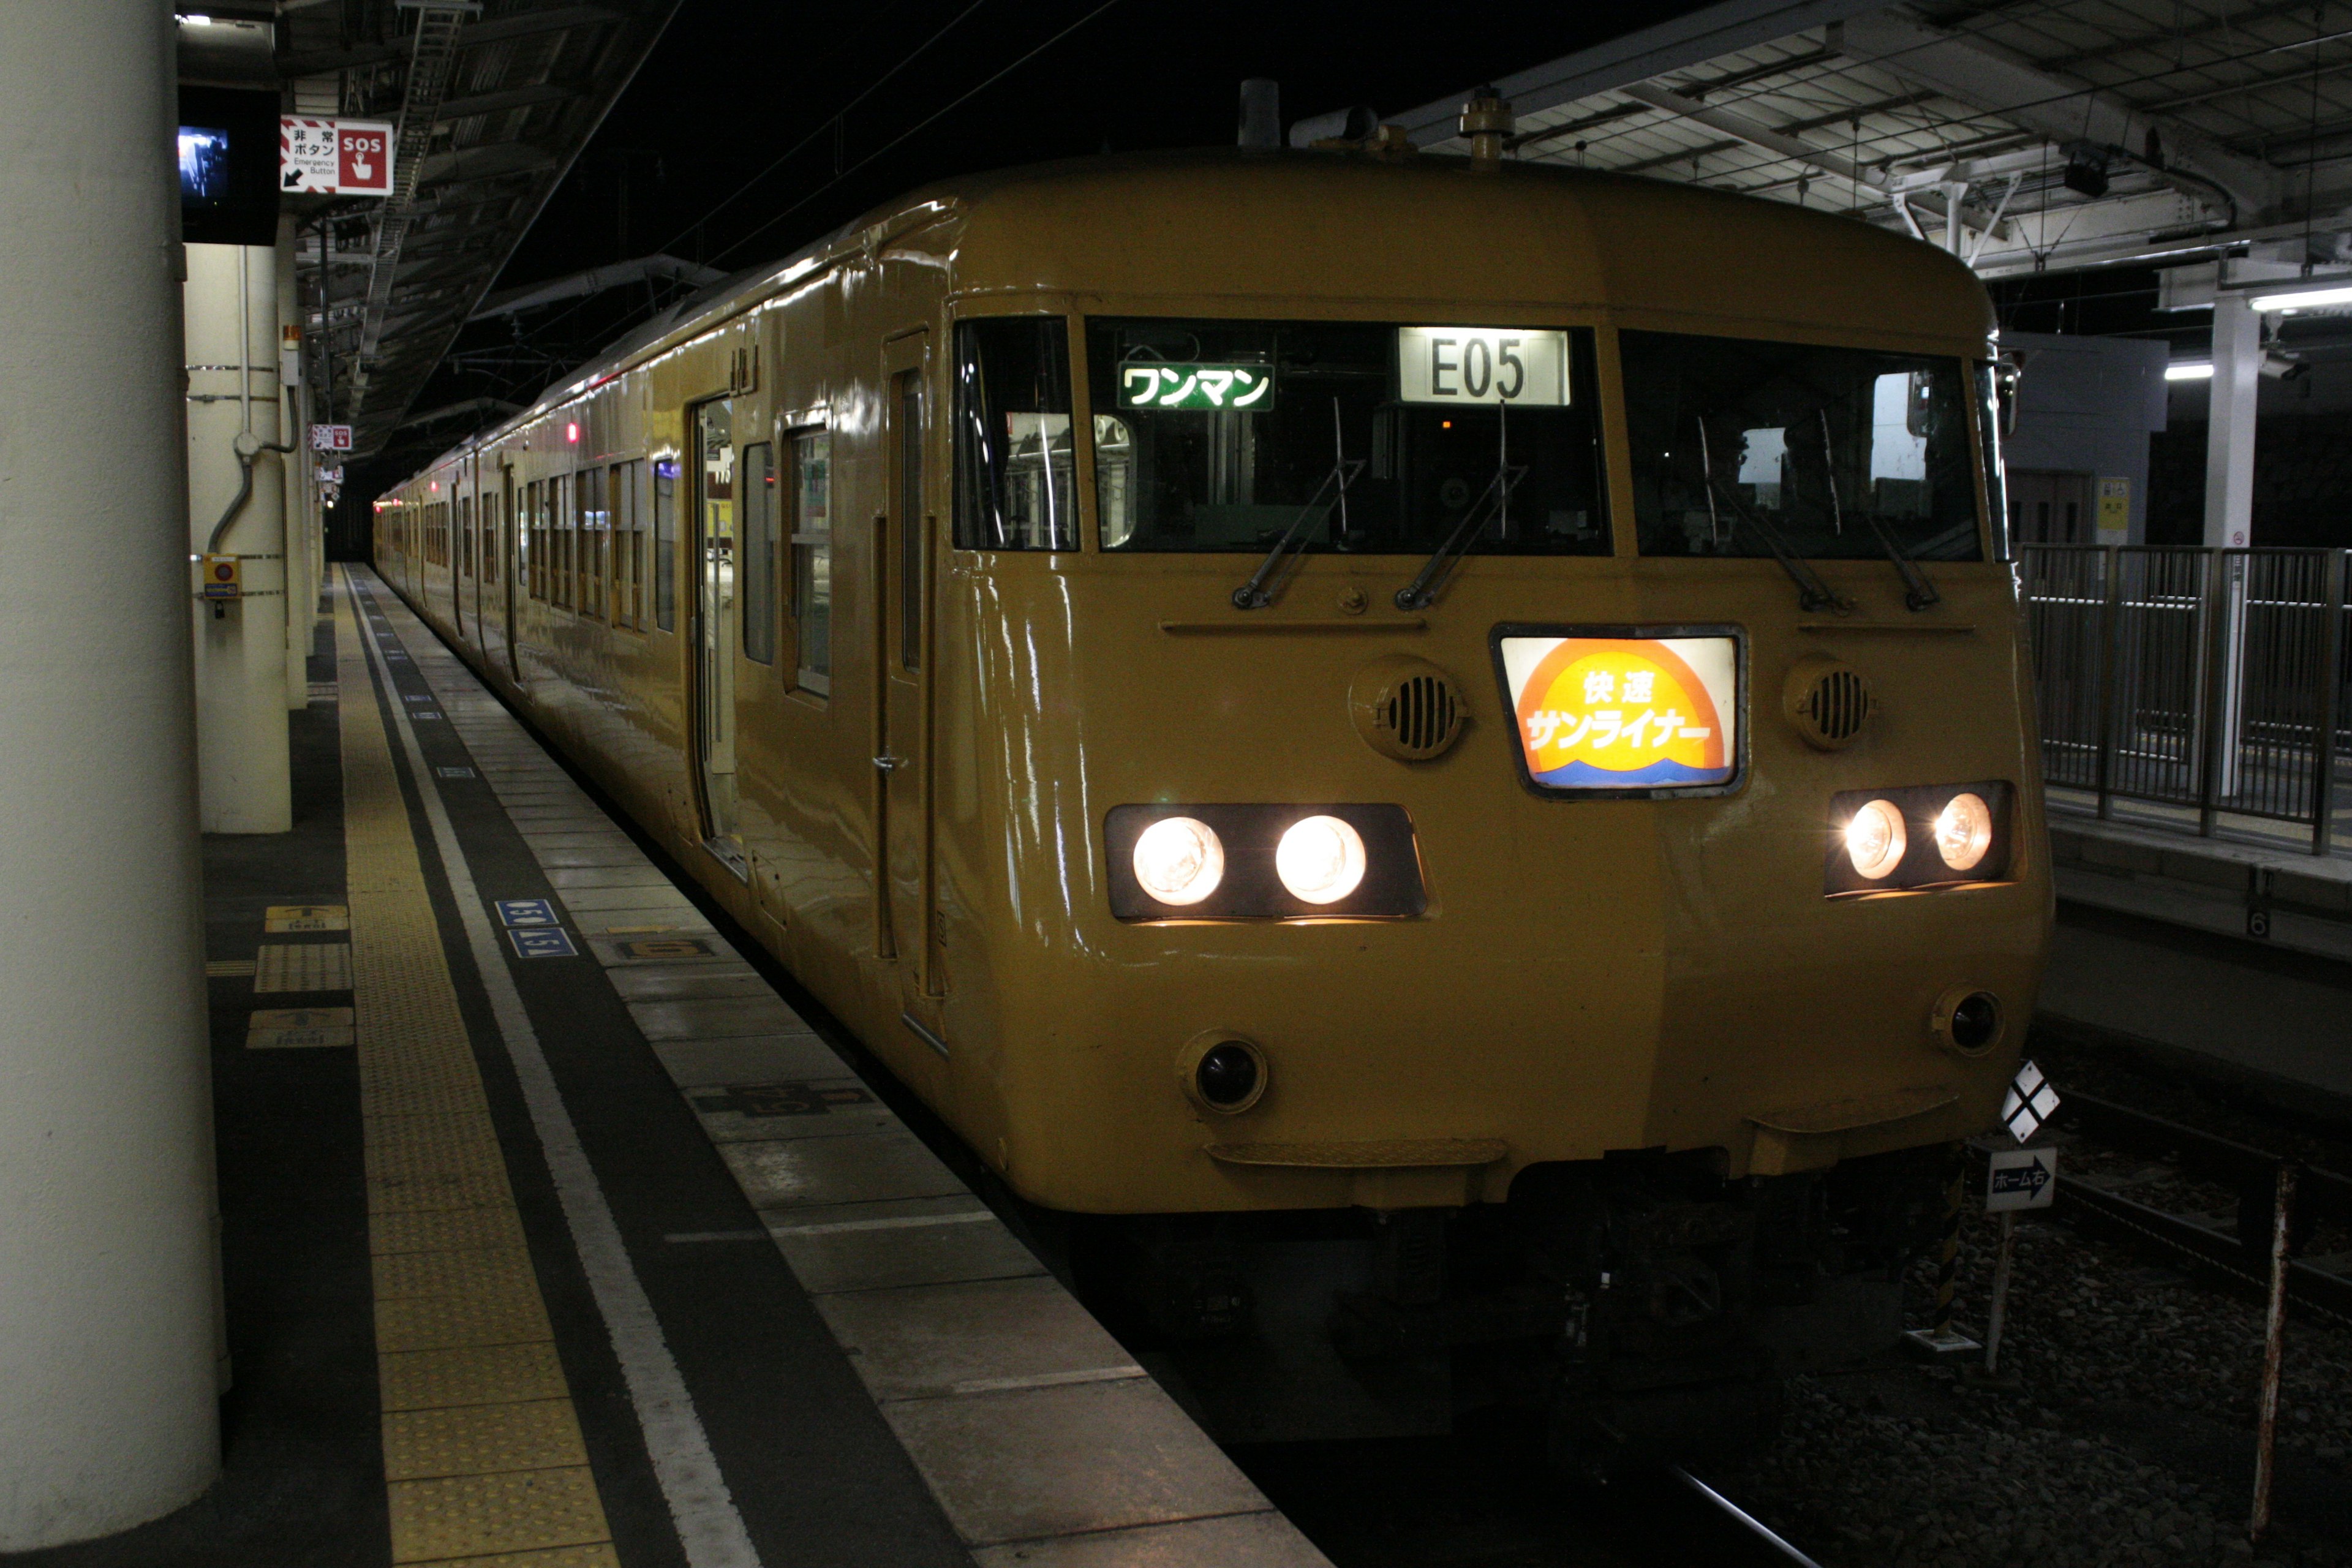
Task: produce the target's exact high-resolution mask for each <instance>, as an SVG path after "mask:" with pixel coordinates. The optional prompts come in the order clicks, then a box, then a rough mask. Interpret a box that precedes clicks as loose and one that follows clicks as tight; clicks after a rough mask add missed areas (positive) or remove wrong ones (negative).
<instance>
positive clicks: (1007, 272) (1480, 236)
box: [426, 149, 1996, 470]
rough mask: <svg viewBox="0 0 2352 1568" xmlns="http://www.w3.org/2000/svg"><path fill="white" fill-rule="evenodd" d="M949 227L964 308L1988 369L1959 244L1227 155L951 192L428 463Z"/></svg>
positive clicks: (1534, 168) (1550, 180)
mask: <svg viewBox="0 0 2352 1568" xmlns="http://www.w3.org/2000/svg"><path fill="white" fill-rule="evenodd" d="M941 225H950V226H953V228H954V232H953V235H952V243H951V244H950V246H948V247H945V248H946V251H947V253H948V254H949V255H950V269H951V270H950V278H951V283H950V291H951V292H952V293H954V294H956V295H958V296H998V297H1004V296H1018V295H1022V294H1049V293H1073V292H1075V293H1089V294H1103V295H1112V296H1125V297H1130V298H1141V299H1152V298H1157V299H1160V300H1169V301H1171V302H1176V301H1181V302H1182V304H1181V307H1178V306H1175V305H1174V304H1172V303H1171V308H1182V309H1184V310H1187V311H1188V312H1197V311H1207V310H1213V309H1214V308H1215V302H1216V301H1218V300H1242V299H1244V298H1248V299H1257V300H1263V299H1265V298H1268V297H1273V298H1280V297H1283V296H1299V295H1316V296H1322V297H1324V298H1328V299H1332V300H1344V301H1346V302H1348V303H1350V304H1354V305H1371V306H1375V307H1377V306H1378V305H1379V304H1380V303H1381V302H1391V301H1392V302H1393V305H1394V308H1395V310H1397V311H1398V312H1399V313H1400V314H1426V313H1428V312H1430V311H1432V310H1442V311H1447V312H1451V313H1454V314H1455V315H1459V316H1465V317H1466V316H1470V315H1475V314H1477V313H1479V312H1480V311H1482V310H1486V309H1488V308H1492V309H1495V310H1508V309H1513V308H1517V309H1521V310H1526V309H1549V310H1557V309H1560V308H1563V307H1566V308H1580V307H1581V308H1591V309H1607V310H1610V311H1611V312H1612V315H1613V316H1614V317H1615V318H1616V319H1617V320H1618V321H1620V322H1621V323H1622V324H1624V325H1628V326H1644V327H1653V328H1658V329H1664V330H1672V329H1673V328H1675V327H1676V326H1682V327H1685V328H1686V329H1688V330H1700V331H1730V332H1733V333H1735V334H1741V333H1744V334H1747V335H1759V336H1769V335H1772V333H1773V332H1774V331H1776V330H1784V331H1792V332H1796V333H1800V334H1801V335H1804V336H1807V337H1829V338H1845V339H1848V340H1851V341H1854V342H1873V343H1879V342H1884V343H1886V344H1888V345H1889V346H1895V345H1897V344H1901V345H1904V346H1909V347H1913V348H1916V349H1918V350H1921V351H1924V352H1934V353H1981V352H1983V351H1984V348H1985V345H1986V343H1987V342H1988V341H1989V340H1990V336H1991V334H1992V332H1993V331H1994V328H1995V325H1996V322H1995V319H1994V316H1993V312H1992V308H1991V304H1990V300H1988V298H1987V297H1986V294H1985V291H1984V288H1983V285H1982V284H1981V283H1979V281H1978V280H1977V279H1976V277H1975V275H1974V274H1973V273H1971V272H1970V271H1969V268H1967V267H1966V266H1965V265H1964V264H1962V263H1961V262H1960V261H1959V259H1958V258H1956V257H1954V256H1952V255H1950V254H1949V253H1948V252H1946V251H1944V250H1942V249H1941V248H1939V247H1936V246H1932V245H1927V244H1922V243H1921V242H1919V241H1917V240H1914V239H1910V238H1907V237H1903V236H1900V235H1895V234H1890V233H1888V232H1887V231H1885V230H1884V229H1880V228H1877V227H1874V226H1872V225H1869V224H1865V223H1857V222H1854V221H1853V220H1852V219H1851V218H1849V217H1848V216H1845V215H1844V214H1843V213H1836V212H1830V211H1823V210H1811V211H1808V210H1805V209H1803V208H1801V207H1796V206H1791V205H1789V204H1787V203H1783V202H1774V201H1766V200H1762V199H1760V198H1757V197H1751V196H1742V195H1735V194H1732V193H1729V192H1723V191H1710V190H1706V189H1704V188H1700V187H1696V186H1692V185H1686V184H1670V183H1667V182H1665V181H1662V180H1651V179H1644V178H1642V177H1640V176H1638V175H1628V174H1611V173H1607V172H1604V171H1598V170H1581V169H1568V168H1561V167H1559V166H1557V165H1549V164H1537V163H1511V162H1506V163H1503V164H1501V165H1500V166H1499V167H1497V168H1494V169H1491V170H1479V169H1476V168H1474V167H1473V165H1472V164H1471V163H1470V162H1469V161H1468V160H1466V159H1462V158H1453V157H1441V156H1433V155H1430V154H1419V155H1414V156H1410V157H1404V158H1397V159H1387V158H1380V157H1375V156H1371V155H1369V154H1364V153H1326V152H1293V151H1287V150H1286V151H1278V152H1276V151H1255V150H1243V149H1212V150H1203V151H1190V152H1177V153H1126V154H1115V155H1105V156H1099V157H1090V158H1079V159H1071V160H1066V161H1063V162H1059V163H1042V164H1034V165H1030V166H1026V167H1022V168H1014V169H1006V170H1000V171H996V172H993V173H990V174H975V175H969V176H964V177H960V178H957V179H952V180H944V181H940V182H938V183H935V184H930V185H927V186H924V187H921V188H919V189H918V190H916V191H913V192H911V193H909V194H908V195H905V196H902V197H900V198H898V199H897V200H895V201H892V202H889V203H887V204H885V205H881V206H879V207H877V208H875V209H873V210H872V211H870V212H868V213H866V215H865V216H862V217H859V218H858V219H856V221H854V222H852V223H849V224H847V225H845V226H843V227H841V228H840V229H837V230H835V232H833V233H832V234H829V235H826V236H825V237H823V238H821V239H819V240H817V241H815V242H814V243H812V244H810V245H808V246H805V247H803V248H801V249H800V250H798V251H795V252H794V253H793V254H792V255H791V256H788V257H786V258H782V260H779V261H774V262H769V263H764V264H762V265H761V266H758V267H754V268H749V269H747V270H745V271H743V272H740V273H737V274H735V275H734V276H733V277H730V278H729V279H724V280H723V281H721V282H719V283H717V284H714V285H712V286H711V287H709V288H708V289H703V290H700V291H699V292H698V293H696V294H694V295H691V296H689V297H688V298H687V299H686V300H681V301H680V302H679V303H678V304H677V305H675V306H673V307H671V308H670V309H669V310H666V311H664V312H663V313H662V314H661V315H659V316H657V317H656V318H655V319H654V320H653V321H648V322H646V324H645V325H644V326H641V327H639V328H638V329H637V330H635V331H633V332H631V333H629V334H628V335H627V336H626V337H625V338H623V339H622V340H620V341H619V342H616V343H614V345H613V346H612V347H611V348H610V349H608V350H606V351H605V352H604V353H602V354H600V355H599V356H597V358H596V359H595V360H593V361H592V362H590V363H586V364H583V365H582V366H580V367H579V368H578V369H576V370H574V371H572V372H571V373H569V374H565V375H564V376H562V377H561V378H560V379H559V380H558V381H557V382H556V383H555V384H551V385H550V386H549V387H548V388H547V389H546V391H544V392H542V393H541V395H540V396H539V397H538V399H536V400H535V401H534V403H533V404H532V405H531V406H530V408H528V409H526V410H524V411H523V412H522V413H520V414H518V415H515V416H512V417H511V418H509V419H508V420H507V421H505V422H504V423H502V424H501V425H499V426H497V427H495V428H494V429H491V430H488V431H485V432H483V433H481V434H480V435H478V436H476V437H472V438H470V439H469V440H467V441H466V442H464V443H462V444H460V445H459V446H458V447H453V448H452V449H451V450H450V451H448V452H446V453H445V454H443V456H441V457H440V458H436V459H435V460H434V462H433V463H431V464H429V465H427V466H426V468H427V470H429V469H431V468H439V467H441V466H443V465H444V464H446V463H448V462H450V461H453V460H456V459H457V458H462V457H464V456H465V455H466V454H467V453H468V452H470V451H473V450H477V449H478V448H479V447H483V446H485V445H488V444H490V443H492V442H495V441H497V440H499V439H500V438H502V437H504V436H506V435H507V434H508V433H509V432H511V431H513V430H516V429H520V428H521V427H522V426H527V425H529V424H530V423H532V422H533V421H535V420H538V419H541V418H543V417H545V416H547V415H548V414H549V413H551V412H552V411H553V410H555V409H556V408H558V407H560V406H562V405H563V404H565V403H567V402H570V401H572V399H574V398H576V397H578V396H580V395H583V394H584V393H586V392H587V391H589V390H591V389H593V387H595V386H596V385H598V384H601V383H603V382H604V381H606V380H609V379H610V378H611V377H612V376H614V375H615V374H619V373H620V372H622V371H624V370H625V369H627V368H628V367H629V366H630V365H632V364H633V363H637V362H639V361H642V360H644V359H646V358H649V357H651V356H653V355H654V354H656V353H660V352H662V351H663V350H665V349H667V348H668V347H670V346H673V345H674V344H676V343H677V342H684V341H686V340H688V339H689V338H692V337H695V336H698V335H699V334H701V333H702V332H704V331H708V330H709V328H710V327H711V326H712V325H713V324H715V323H716V322H718V321H723V320H725V319H726V318H728V317H730V316H731V315H734V314H737V313H739V312H740V311H741V310H744V309H745V308H747V307H749V306H751V305H752V304H755V303H757V302H758V301H759V300H762V299H764V298H766V297H768V296H770V295H772V294H773V293H775V292H777V291H779V290H781V289H784V288H786V287H789V286H791V285H793V284H794V283H797V282H799V281H801V280H802V279H805V278H807V277H808V276H810V275H812V274H814V273H815V272H817V271H820V270H822V269H823V268H827V267H829V266H831V265H834V264H835V263H837V262H839V261H842V260H845V259H847V258H851V257H855V256H858V255H862V254H866V253H867V252H868V251H871V250H877V249H879V248H882V247H887V246H888V245H890V244H892V243H893V242H896V241H898V240H903V239H906V238H908V237H912V236H913V235H915V234H916V233H918V232H919V231H924V230H929V229H933V228H936V227H937V226H941Z"/></svg>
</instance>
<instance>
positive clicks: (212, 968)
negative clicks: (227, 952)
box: [205, 958, 260, 980]
mask: <svg viewBox="0 0 2352 1568" xmlns="http://www.w3.org/2000/svg"><path fill="white" fill-rule="evenodd" d="M259 967H260V966H259V965H258V964H257V963H256V962H255V961H254V960H252V959H250V958H215V959H209V960H207V961H206V962H205V979H207V980H241V979H243V978H244V977H246V976H247V975H249V974H251V973H254V972H255V971H256V970H257V969H258V968H259Z"/></svg>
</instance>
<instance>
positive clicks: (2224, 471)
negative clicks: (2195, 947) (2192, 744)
mask: <svg viewBox="0 0 2352 1568" xmlns="http://www.w3.org/2000/svg"><path fill="white" fill-rule="evenodd" d="M2262 375H2263V319H2262V317H2261V316H2260V315H2259V314H2257V313H2256V312H2255V310H2254V308H2253V306H2252V304H2250V303H2249V302H2248V300H2247V298H2246V296H2245V295H2243V294H2222V295H2219V296H2217V297H2216V298H2215V299H2214V301H2213V379H2212V382H2211V387H2212V393H2211V397H2212V401H2211V404H2210V413H2209V414H2208V416H2207V423H2206V426H2205V542H2206V543H2207V544H2208V545H2210V546H2212V547H2214V548H2217V549H2230V550H2238V549H2242V548H2244V547H2245V546H2246V544H2247V543H2248V542H2250V541H2251V540H2252V538H2253V531H2254V522H2253V517H2254V404H2255V394H2256V392H2257V391H2258V390H2259V389H2260V388H2261V386H2262ZM2244 560H2245V558H2244V557H2243V556H2221V557H2216V558H2215V559H2214V561H2213V563H2212V564H2213V569H2214V570H2215V571H2216V572H2218V573H2219V574H2221V578H2220V583H2219V586H2218V591H2217V592H2216V594H2215V595H2214V598H2213V605H2214V608H2215V613H2216V614H2218V615H2220V616H2221V617H2222V626H2221V668H2220V672H2219V675H2220V679H2221V707H2220V710H2219V712H2220V720H2221V727H2220V729H2219V731H2217V733H2216V734H2215V736H2214V743H2215V744H2217V745H2218V746H2219V747H2220V748H2221V759H2220V763H2221V765H2220V766H2219V767H2218V768H2217V769H2215V770H2214V779H2215V786H2214V787H2215V789H2216V791H2217V792H2218V793H2219V795H2221V798H2223V799H2227V798H2228V797H2229V796H2231V795H2235V794H2236V793H2237V790H2238V729H2239V715H2240V710H2241V703H2240V698H2241V696H2242V689H2241V688H2242V679H2241V677H2242V673H2243V669H2244V664H2245V659H2244V654H2245V634H2246V615H2245V608H2246V593H2245V582H2244V576H2243V566H2244Z"/></svg>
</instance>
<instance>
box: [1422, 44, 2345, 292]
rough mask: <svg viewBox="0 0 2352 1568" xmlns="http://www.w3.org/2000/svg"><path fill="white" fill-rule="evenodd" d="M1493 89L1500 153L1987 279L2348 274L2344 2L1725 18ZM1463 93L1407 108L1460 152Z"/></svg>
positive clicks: (1545, 67) (1542, 69) (1569, 60)
mask: <svg viewBox="0 0 2352 1568" xmlns="http://www.w3.org/2000/svg"><path fill="white" fill-rule="evenodd" d="M1494 85H1495V87H1496V89H1498V90H1499V91H1500V93H1501V94H1502V96H1503V97H1504V98H1505V99H1506V100H1507V101H1508V102H1509V104H1510V105H1511V107H1512V109H1513V110H1514V111H1515V114H1516V117H1517V122H1516V126H1515V134H1514V136H1513V138H1512V139H1511V142H1510V143H1509V150H1510V152H1511V153H1512V155H1515V156H1517V157H1518V158H1522V159H1526V160H1529V161H1532V162H1538V163H1565V164H1570V165H1583V166H1586V167H1590V168H1595V169H1611V170H1616V171H1619V172H1622V173H1625V174H1644V175H1648V176H1650V177H1652V178H1656V179H1665V180H1675V181H1683V182H1687V183H1690V184H1704V185H1710V186H1714V187H1717V188H1718V189H1722V190H1727V191H1738V192H1742V193H1744V194H1747V195H1757V196H1763V197H1768V198H1769V199H1772V200H1776V201H1784V202H1792V203H1801V204H1803V205H1809V206H1814V207H1822V208H1828V209H1831V210H1833V211H1839V212H1851V213H1853V214H1854V215H1856V216H1860V217H1863V218H1864V219H1866V220H1867V221H1869V222H1872V223H1875V224H1878V225H1881V226H1886V227H1891V228H1899V229H1908V230H1910V231H1911V232H1914V233H1916V234H1918V235H1919V236H1920V237H1923V238H1927V239H1930V240H1933V241H1935V242H1936V243H1938V244H1942V245H1945V246H1947V247H1949V248H1951V249H1953V250H1954V251H1956V252H1957V253H1958V254H1959V255H1960V256H1962V257H1964V258H1967V259H1968V260H1969V262H1970V264H1971V265H1973V266H1974V267H1975V268H1976V269H1977V270H1978V272H1979V273H1980V274H1982V275H1984V276H1986V277H1988V278H1991V277H2001V276H2008V275H2011V274H2016V273H2021V272H2032V271H2036V270H2045V269H2049V270H2055V269H2073V268H2083V267H2089V266H2096V265H2100V264H2104V263H2112V262H2124V261H2135V262H2139V263H2143V264H2155V265H2166V264H2169V263H2174V262H2181V263H2186V262H2192V261H2202V260H2207V259H2210V258H2213V257H2215V256H2217V255H2219V254H2221V253H2222V252H2223V251H2225V250H2229V249H2231V248H2232V247H2250V248H2251V249H2252V251H2253V252H2254V253H2255V254H2259V255H2264V256H2266V257H2268V258H2270V259H2272V260H2273V261H2292V262H2293V263H2294V264H2295V266H2296V267H2297V268H2300V267H2301V266H2302V265H2303V264H2304V263H2305V261H2306V260H2307V261H2309V262H2312V263H2315V264H2316V265H2317V266H2318V267H2319V268H2322V269H2327V268H2339V269H2340V268H2342V267H2343V266H2344V265H2345V264H2346V263H2347V261H2352V239H2347V235H2352V3H2347V0H2318V3H2316V4H2315V3H2314V0H2298V3H2297V4H2293V5H2283V4H2275V3H2264V0H2253V3H2252V4H2238V3H2224V0H2018V3H2015V4H2010V5H1974V6H1971V5H1957V6H1942V7H1933V6H1921V5H1885V4H1883V3H1882V4H1874V3H1872V0H1723V3H1722V4H1719V5H1712V6H1709V7H1706V9H1703V10H1699V11H1696V12H1693V13H1691V14H1690V15H1688V16H1683V17H1681V18H1678V19H1677V20H1675V21H1672V22H1667V23H1664V24H1662V25H1660V26H1654V27H1650V28H1647V29H1644V30H1643V31H1640V32H1636V33H1633V34H1629V35H1627V36H1625V37H1620V38H1618V39H1615V40H1613V41H1612V42H1610V43H1607V44H1603V45H1600V46H1597V47H1592V48H1588V49H1585V50H1583V51H1581V52H1580V53H1577V54H1574V55H1570V56H1568V57H1566V58H1561V59H1556V60H1551V61H1549V62H1547V63H1544V64H1541V65H1537V66H1533V67H1530V68H1528V69H1526V70H1522V71H1520V72H1518V73H1517V74H1516V75H1512V76H1508V77H1505V78H1503V79H1500V80H1498V81H1496V83H1495V84H1494ZM1466 96H1467V89H1465V92H1463V93H1457V94H1455V95H1453V96H1452V97H1449V98H1447V99H1445V100H1441V101H1439V102H1436V103H1432V104H1428V105H1425V106H1423V108H1421V109H1418V110H1412V111H1411V112H1409V113H1406V114H1402V115H1390V116H1386V117H1385V118H1387V119H1389V120H1390V121H1391V122H1394V123H1399V124H1402V125H1403V126H1404V127H1405V128H1406V129H1407V130H1408V131H1409V132H1410V133H1411V134H1412V139H1413V141H1414V142H1416V143H1417V144H1418V145H1420V146H1423V147H1425V148H1433V149H1440V150H1444V151H1449V152H1460V151H1465V150H1466V146H1465V143H1464V142H1463V141H1462V140H1461V138H1460V137H1459V135H1458V134H1457V132H1456V129H1455V118H1456V116H1457V114H1458V113H1459V111H1460V109H1461V106H1462V102H1463V100H1464V99H1465V97H1466Z"/></svg>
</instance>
